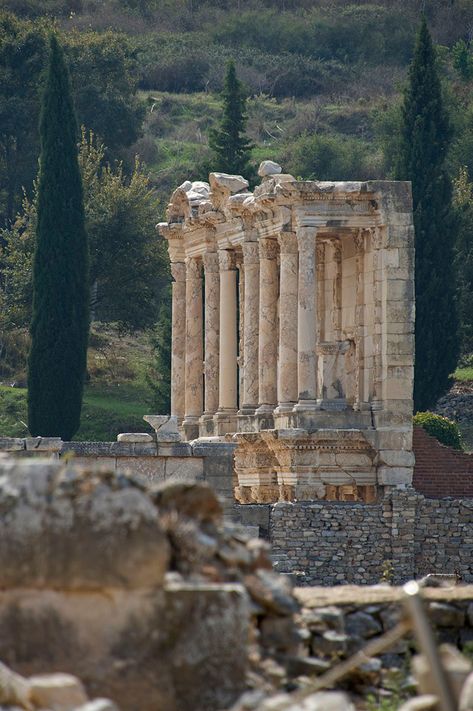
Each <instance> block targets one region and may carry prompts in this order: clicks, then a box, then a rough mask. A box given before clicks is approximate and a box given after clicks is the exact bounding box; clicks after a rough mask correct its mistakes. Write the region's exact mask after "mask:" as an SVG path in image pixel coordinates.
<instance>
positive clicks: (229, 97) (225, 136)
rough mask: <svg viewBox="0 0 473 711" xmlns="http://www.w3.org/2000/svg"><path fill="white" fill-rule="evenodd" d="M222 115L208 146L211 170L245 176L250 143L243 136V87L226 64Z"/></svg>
mask: <svg viewBox="0 0 473 711" xmlns="http://www.w3.org/2000/svg"><path fill="white" fill-rule="evenodd" d="M222 98H223V115H222V118H221V121H220V125H219V127H218V128H217V129H214V130H211V131H210V135H209V144H210V148H211V149H212V152H213V154H214V155H213V160H214V164H213V170H221V171H223V172H225V173H231V174H236V175H243V176H245V177H246V176H248V175H250V174H251V173H252V169H251V167H250V166H249V159H250V155H251V148H252V146H251V143H250V141H248V139H247V138H246V136H245V128H246V121H247V116H246V96H245V92H244V89H243V84H242V83H241V81H240V80H239V79H238V77H237V75H236V70H235V65H234V63H233V62H229V63H228V66H227V73H226V76H225V83H224V88H223V92H222Z"/></svg>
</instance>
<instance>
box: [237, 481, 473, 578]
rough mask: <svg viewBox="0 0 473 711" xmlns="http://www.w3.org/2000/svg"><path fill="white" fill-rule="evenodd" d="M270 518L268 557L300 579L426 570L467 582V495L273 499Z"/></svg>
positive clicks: (471, 574)
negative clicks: (282, 561)
mask: <svg viewBox="0 0 473 711" xmlns="http://www.w3.org/2000/svg"><path fill="white" fill-rule="evenodd" d="M241 508H242V507H240V509H241ZM269 516H270V524H269V540H270V542H271V543H272V546H273V555H274V556H278V555H280V554H283V555H285V556H286V564H287V567H286V568H285V572H288V573H291V574H292V575H293V576H294V577H295V579H296V580H297V581H298V584H302V585H314V584H317V585H320V584H322V585H335V584H338V583H358V584H360V583H363V584H373V583H377V582H379V581H380V580H381V579H382V578H386V579H388V580H391V579H392V580H394V581H395V582H405V581H407V580H409V579H411V578H414V577H417V578H420V577H423V576H424V575H427V574H428V573H455V574H457V575H458V576H459V577H460V579H461V580H463V581H464V582H472V581H473V562H472V561H473V502H472V500H471V499H442V500H434V499H426V498H424V497H423V496H421V495H419V494H416V493H415V492H414V491H413V490H412V489H410V490H409V489H408V490H406V491H398V490H393V491H392V492H391V493H389V494H387V495H386V496H385V497H384V498H383V499H382V500H381V501H379V502H378V503H373V504H370V505H366V504H359V503H354V502H335V501H323V502H319V503H285V504H275V505H273V506H271V507H269ZM367 551H369V555H367Z"/></svg>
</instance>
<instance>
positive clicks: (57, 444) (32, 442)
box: [25, 437, 62, 452]
mask: <svg viewBox="0 0 473 711" xmlns="http://www.w3.org/2000/svg"><path fill="white" fill-rule="evenodd" d="M25 448H26V451H27V452H33V451H36V452H60V451H61V448H62V439H61V438H60V437H26V439H25Z"/></svg>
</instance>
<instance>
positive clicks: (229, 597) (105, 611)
mask: <svg viewBox="0 0 473 711" xmlns="http://www.w3.org/2000/svg"><path fill="white" fill-rule="evenodd" d="M0 512H1V516H0V571H1V576H0V577H1V586H0V658H2V660H3V661H4V662H5V663H6V664H7V665H9V666H10V667H11V668H12V669H14V670H15V671H12V670H11V669H9V668H8V667H7V666H4V665H1V666H0V711H7V710H8V711H19V710H20V709H24V710H26V711H36V709H41V710H42V711H118V708H120V709H121V710H122V711H223V710H224V709H225V710H227V711H228V710H230V709H231V711H354V710H355V709H360V710H361V709H363V710H366V711H372V709H373V708H376V706H374V705H373V704H374V703H378V705H379V707H381V704H382V703H383V702H388V701H389V702H390V703H392V704H394V703H395V702H397V701H398V702H399V707H401V705H402V704H404V706H402V708H403V711H413V710H414V709H422V708H426V709H427V708H435V703H437V699H436V697H435V688H432V685H431V684H430V682H429V675H428V673H426V671H425V664H424V666H422V662H421V661H420V662H419V661H417V662H414V663H413V665H412V672H413V675H412V676H411V672H410V670H409V661H410V656H411V654H412V653H413V650H414V647H415V645H414V644H413V640H412V639H402V640H401V641H399V642H397V643H396V645H395V646H394V647H392V648H391V649H389V650H388V651H386V653H383V654H379V655H378V656H376V657H373V658H371V657H370V658H366V659H365V660H364V661H363V663H361V664H360V665H358V666H357V668H356V669H355V670H354V671H351V672H350V673H349V674H347V675H346V676H345V677H344V678H343V680H342V681H341V682H340V683H337V684H336V690H331V689H330V685H327V686H328V688H327V689H325V688H320V689H319V690H316V689H315V688H314V682H315V683H317V681H318V680H320V678H321V676H322V675H324V674H325V673H327V672H328V671H329V670H331V669H333V668H334V667H336V666H337V665H338V664H339V663H340V662H342V661H343V660H346V659H348V658H349V657H350V656H351V655H353V654H354V653H355V652H357V651H359V650H360V649H363V648H364V647H365V645H366V644H367V643H369V642H370V641H372V640H376V639H377V638H378V637H380V636H381V635H383V634H385V633H386V632H387V631H389V630H391V629H392V628H393V627H394V626H395V625H396V624H397V623H398V622H399V620H400V618H401V615H402V607H401V605H400V602H399V598H396V601H394V602H393V599H394V598H392V597H390V595H391V596H392V594H394V593H395V591H396V589H392V588H389V586H377V588H360V590H364V591H365V590H368V591H371V592H370V595H371V596H373V595H374V598H376V596H377V598H378V599H377V601H376V600H374V601H373V600H371V601H370V600H368V599H367V602H366V604H353V603H350V604H343V603H340V600H339V596H340V592H339V591H340V588H334V589H332V590H331V591H330V589H328V588H324V589H318V590H317V589H316V588H299V589H294V588H293V586H292V583H291V580H290V578H289V577H288V576H285V575H280V574H278V573H276V572H275V571H274V570H273V567H272V562H271V558H270V550H269V546H268V544H267V543H266V542H265V541H263V540H261V539H254V538H251V536H249V535H248V534H247V532H246V531H245V530H244V529H243V528H241V527H238V526H232V525H229V524H227V523H225V522H224V519H223V511H222V506H221V503H220V501H219V499H218V497H217V496H216V494H215V493H214V492H213V491H212V489H211V488H210V487H209V486H208V485H207V484H206V483H204V482H192V481H188V480H186V481H182V480H178V479H174V480H169V481H167V482H164V483H160V484H157V485H156V484H153V483H152V482H151V483H150V482H149V480H148V479H147V478H146V477H144V476H143V477H142V476H139V475H132V474H119V473H116V472H114V473H108V472H106V471H103V470H100V471H98V470H90V469H87V468H81V467H78V466H74V465H72V464H71V463H59V462H51V461H49V462H44V461H43V462H41V461H40V460H34V461H23V462H21V463H18V462H13V463H12V462H8V461H7V460H1V461H0ZM347 587H349V586H345V587H344V590H345V591H346V589H347ZM373 591H374V592H373ZM375 593H376V594H375ZM364 594H365V593H364ZM337 595H338V598H337ZM324 596H325V597H324ZM368 597H369V596H368ZM331 598H332V599H331ZM457 598H458V599H456V600H455V601H454V602H449V601H448V600H447V598H446V597H445V596H444V597H443V598H442V601H438V600H437V601H435V600H433V599H432V600H431V602H430V603H429V606H430V615H431V621H432V623H433V625H434V626H435V627H436V629H437V631H438V633H439V638H440V641H443V642H449V643H453V644H454V645H455V647H459V648H462V647H464V648H465V649H466V648H467V645H468V644H469V643H471V642H472V641H473V602H472V596H470V597H468V596H467V595H464V596H463V597H462V598H461V596H459V595H457ZM460 598H461V599H460ZM444 654H445V655H446V659H447V660H450V661H448V664H450V666H451V668H452V673H454V674H455V675H456V676H455V679H456V682H455V683H456V687H455V688H456V694H457V697H458V700H459V704H460V706H459V708H460V709H461V711H473V677H472V674H471V668H472V667H471V664H470V662H468V661H466V659H465V657H463V656H461V655H459V652H458V651H457V650H456V648H455V649H453V651H452V650H451V649H450V651H448V649H447V651H446V652H444ZM452 659H453V662H452ZM450 662H451V663H450ZM446 664H447V662H446ZM448 664H447V666H448ZM51 671H54V672H61V673H55V674H49V673H45V672H51ZM73 674H74V675H77V676H73ZM77 677H80V679H82V682H81V681H79V678H77ZM86 690H87V691H86ZM416 694H419V695H420V696H416ZM460 695H462V696H461V702H460ZM89 697H90V698H92V699H93V700H89ZM96 697H99V698H96ZM104 697H107V698H104ZM108 699H113V701H112V700H108ZM369 699H371V701H368V700H369ZM370 703H371V706H370V705H369V704H370ZM416 704H417V705H416ZM422 704H424V705H422ZM429 704H430V706H429ZM392 708H395V706H394V705H393V706H392Z"/></svg>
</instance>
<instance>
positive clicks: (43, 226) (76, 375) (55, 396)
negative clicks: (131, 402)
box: [28, 35, 89, 440]
mask: <svg viewBox="0 0 473 711" xmlns="http://www.w3.org/2000/svg"><path fill="white" fill-rule="evenodd" d="M40 137H41V156H40V168H39V181H38V220H37V228H36V248H35V256H34V267H33V317H32V321H31V350H30V355H29V363H28V424H29V429H30V432H31V434H32V435H42V436H60V437H62V438H63V439H65V440H68V439H71V438H72V437H73V436H74V434H75V433H76V432H77V430H78V428H79V425H80V412H81V407H82V393H83V385H84V377H85V372H86V357H87V340H88V331H89V284H88V246H87V235H86V232H85V227H84V206H83V196H82V182H81V176H80V172H79V164H78V159H77V139H78V132H77V124H76V119H75V114H74V108H73V104H72V98H71V88H70V83H69V76H68V72H67V68H66V65H65V62H64V56H63V52H62V49H61V47H60V46H59V44H58V41H57V39H56V37H55V36H54V35H53V36H52V37H51V47H50V58H49V69H48V74H47V78H46V86H45V91H44V95H43V99H42V108H41V118H40Z"/></svg>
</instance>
